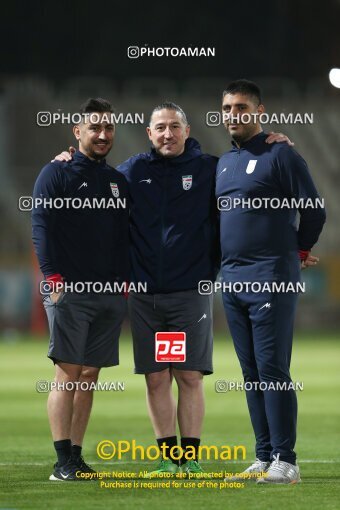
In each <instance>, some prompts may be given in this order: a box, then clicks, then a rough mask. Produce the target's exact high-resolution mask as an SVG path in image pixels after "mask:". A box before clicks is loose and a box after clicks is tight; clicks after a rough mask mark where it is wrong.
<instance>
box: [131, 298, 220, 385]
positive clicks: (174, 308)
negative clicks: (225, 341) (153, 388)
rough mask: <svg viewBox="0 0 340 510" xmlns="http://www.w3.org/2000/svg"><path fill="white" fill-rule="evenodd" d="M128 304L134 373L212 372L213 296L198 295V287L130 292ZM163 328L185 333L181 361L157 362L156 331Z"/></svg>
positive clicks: (206, 373) (163, 329)
mask: <svg viewBox="0 0 340 510" xmlns="http://www.w3.org/2000/svg"><path fill="white" fill-rule="evenodd" d="M128 307H129V315H130V322H131V331H132V337H133V350H134V360H135V373H136V374H148V373H153V372H160V371H162V370H164V369H166V368H170V367H173V368H176V369H178V370H193V371H198V372H202V373H203V374H204V375H208V374H212V372H213V367H212V353H213V310H212V308H213V306H212V296H203V295H200V294H198V292H197V290H187V291H181V292H171V293H169V294H138V293H130V295H129V299H128ZM162 331H165V332H167V331H172V332H173V331H183V332H185V333H186V360H185V361H184V362H157V361H156V358H155V334H156V333H157V332H162Z"/></svg>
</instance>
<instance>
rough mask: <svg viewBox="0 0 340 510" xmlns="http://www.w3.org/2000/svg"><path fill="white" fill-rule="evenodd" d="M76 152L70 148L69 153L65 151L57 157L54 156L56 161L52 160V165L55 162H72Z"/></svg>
mask: <svg viewBox="0 0 340 510" xmlns="http://www.w3.org/2000/svg"><path fill="white" fill-rule="evenodd" d="M75 152H76V149H75V148H74V147H72V145H71V147H69V149H68V152H66V151H63V152H61V153H60V154H57V156H54V159H52V160H51V163H53V162H54V161H71V160H72V156H73V154H74V153H75Z"/></svg>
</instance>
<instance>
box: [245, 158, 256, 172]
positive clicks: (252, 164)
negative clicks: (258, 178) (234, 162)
mask: <svg viewBox="0 0 340 510" xmlns="http://www.w3.org/2000/svg"><path fill="white" fill-rule="evenodd" d="M256 163H257V159H250V160H249V163H248V166H247V168H246V173H247V174H252V173H253V172H254V170H255V166H256Z"/></svg>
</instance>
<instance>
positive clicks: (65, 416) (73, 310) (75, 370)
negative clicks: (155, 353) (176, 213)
mask: <svg viewBox="0 0 340 510" xmlns="http://www.w3.org/2000/svg"><path fill="white" fill-rule="evenodd" d="M81 113H82V114H83V115H84V116H85V117H84V120H83V121H82V122H81V123H80V124H79V125H77V126H75V127H74V134H75V136H76V138H77V140H78V141H79V151H77V152H76V153H75V154H74V156H73V159H72V161H69V162H67V163H65V162H63V163H60V162H53V163H49V164H48V165H46V166H45V167H44V168H43V169H42V171H41V173H40V174H39V176H38V178H37V181H36V183H35V186H34V195H33V196H34V199H35V200H36V201H37V202H38V201H40V203H39V204H38V205H37V206H36V207H35V208H34V209H33V212H32V230H33V242H34V246H35V250H36V253H37V257H38V259H39V263H40V268H41V271H42V273H43V275H44V277H45V280H47V281H48V282H49V284H54V288H52V292H51V293H48V294H47V293H46V286H45V288H44V289H43V292H44V294H45V296H44V298H43V302H44V306H45V309H46V313H47V316H48V322H49V327H50V334H51V338H50V345H49V351H48V357H49V358H51V359H52V360H53V362H54V363H55V370H56V375H55V382H56V383H57V384H60V386H61V388H54V389H53V390H52V391H51V392H50V394H49V398H48V415H49V420H50V426H51V432H52V437H53V441H54V447H55V450H56V453H57V456H58V463H57V464H56V465H55V468H54V472H53V474H52V475H51V476H50V480H60V481H71V480H72V481H76V480H79V478H78V477H77V472H78V471H79V472H93V470H92V468H91V467H90V466H88V465H87V464H86V463H85V461H84V460H83V458H82V456H81V450H82V441H83V437H84V434H85V430H86V427H87V423H88V420H89V416H90V412H91V406H92V399H93V389H92V390H91V389H90V390H87V389H86V388H88V385H91V383H93V384H94V383H95V382H96V381H97V378H98V374H99V370H100V368H101V367H108V366H113V365H118V363H119V359H118V339H119V334H120V329H121V324H122V321H123V318H124V316H125V312H126V298H125V296H124V295H123V294H124V282H126V281H127V280H128V279H129V273H130V270H129V248H128V228H129V227H128V221H129V210H128V186H127V182H126V180H125V178H124V176H123V175H122V174H121V173H120V172H117V170H115V169H114V168H112V167H110V166H109V165H107V164H106V162H105V159H104V158H105V156H106V155H107V154H108V152H109V151H110V149H111V147H112V142H113V136H114V125H113V124H112V122H111V121H110V119H108V120H104V115H106V117H109V116H110V113H112V107H111V105H110V103H108V102H107V101H105V100H103V99H89V100H88V101H87V102H86V103H85V104H84V105H83V107H82V108H81ZM92 114H93V119H92V118H91V115H92ZM86 116H87V117H88V118H86ZM118 199H119V200H118ZM124 201H125V202H124ZM98 204H99V205H98ZM100 204H101V205H100ZM124 206H125V207H124ZM85 284H86V287H84V285H85ZM122 290H123V292H122ZM66 383H71V387H66V389H65V388H63V387H62V385H63V384H66ZM75 383H83V386H80V387H79V386H78V387H77V386H76V384H75Z"/></svg>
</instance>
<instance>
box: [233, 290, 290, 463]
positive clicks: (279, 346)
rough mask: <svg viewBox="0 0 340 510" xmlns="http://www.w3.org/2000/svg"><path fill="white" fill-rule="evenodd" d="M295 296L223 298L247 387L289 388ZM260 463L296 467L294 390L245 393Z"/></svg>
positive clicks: (255, 390)
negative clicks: (280, 462)
mask: <svg viewBox="0 0 340 510" xmlns="http://www.w3.org/2000/svg"><path fill="white" fill-rule="evenodd" d="M297 298H298V295H297V294H296V293H270V292H268V293H266V292H265V293H251V292H249V293H246V292H242V293H226V292H224V293H223V304H224V308H225V312H226V316H227V320H228V325H229V328H230V332H231V335H232V338H233V342H234V346H235V350H236V353H237V356H238V359H239V361H240V365H241V368H242V372H243V377H244V381H245V382H255V381H258V382H262V381H263V382H266V383H270V382H274V384H275V383H277V382H279V383H281V382H286V383H287V385H288V384H289V382H291V378H290V371H289V367H290V359H291V352H292V341H293V326H294V318H295V311H296V304H297ZM246 396H247V403H248V408H249V413H250V417H251V422H252V425H253V429H254V433H255V438H256V457H257V458H259V459H260V460H262V461H270V460H272V459H273V455H277V454H278V453H279V454H280V460H283V461H285V462H289V463H291V464H295V463H296V454H295V452H294V446H295V441H296V421H297V399H296V394H295V390H293V389H291V390H279V391H277V390H273V389H265V390H263V391H261V390H260V389H251V390H248V391H246Z"/></svg>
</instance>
